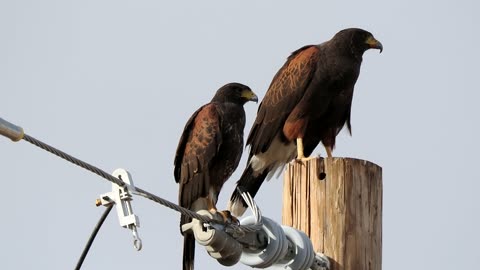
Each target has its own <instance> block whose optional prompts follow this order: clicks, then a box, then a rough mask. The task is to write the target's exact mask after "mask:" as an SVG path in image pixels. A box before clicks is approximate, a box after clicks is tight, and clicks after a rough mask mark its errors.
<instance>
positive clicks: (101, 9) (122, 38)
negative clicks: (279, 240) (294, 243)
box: [0, 0, 480, 270]
mask: <svg viewBox="0 0 480 270" xmlns="http://www.w3.org/2000/svg"><path fill="white" fill-rule="evenodd" d="M479 12H480V8H479V5H478V3H477V2H475V1H473V0H472V1H467V0H463V1H396V2H392V3H387V2H386V1H351V2H350V3H347V2H345V1H342V2H339V1H337V2H335V3H332V2H327V1H302V2H299V1H295V2H293V1H291V2H290V3H286V2H285V1H273V0H272V1H262V2H261V3H259V1H241V3H232V2H231V1H208V2H205V1H202V2H199V1H168V2H167V1H164V2H161V1H144V0H138V1H123V0H120V1H118V0H117V1H90V0H86V1H51V0H45V1H7V0H0V36H1V42H0V91H1V97H0V108H1V109H0V117H1V118H4V119H7V120H9V121H11V122H14V123H16V124H18V125H21V126H22V127H24V129H25V131H26V132H27V133H28V134H30V135H32V136H34V137H36V138H38V139H41V140H43V141H45V142H47V143H50V144H52V145H54V146H56V147H58V148H60V149H63V150H64V151H66V152H69V153H71V154H73V155H75V156H77V157H78V158H80V159H83V160H85V161H88V162H91V163H93V164H95V165H97V166H99V167H101V168H103V169H105V170H106V171H113V170H114V169H116V168H118V167H123V168H126V169H128V170H129V171H130V172H131V173H132V175H133V178H134V180H135V183H136V184H137V185H138V186H140V187H142V188H144V189H147V190H149V191H151V192H153V193H156V194H158V195H160V196H162V197H164V198H167V199H170V200H172V201H176V198H177V190H178V186H177V185H176V184H175V183H174V180H173V175H172V171H173V157H174V152H175V148H176V145H177V142H178V138H179V136H180V134H181V131H182V129H183V126H184V124H185V121H186V120H187V119H188V117H189V116H190V115H191V113H192V112H193V111H194V110H196V109H197V108H198V107H199V106H200V105H202V104H203V103H205V102H207V101H209V100H210V98H211V97H212V95H213V93H214V92H215V90H216V89H217V88H218V87H220V86H221V85H223V84H225V83H227V82H231V81H237V82H240V83H244V84H246V85H249V86H250V87H251V88H252V89H253V90H254V91H255V92H256V93H257V94H258V96H259V97H260V98H262V97H263V96H264V94H265V91H266V89H267V87H268V85H269V83H270V81H271V79H272V77H273V75H274V74H275V72H276V71H277V70H278V69H279V68H280V66H281V65H282V64H283V63H284V61H285V59H286V58H287V56H288V55H289V53H290V52H292V51H294V50H296V49H297V48H299V47H301V46H303V45H306V44H315V43H321V42H323V41H325V40H327V39H330V38H331V36H333V34H335V33H336V32H337V31H339V30H340V29H343V28H346V27H361V28H364V29H366V30H369V31H370V32H372V33H373V34H374V35H375V37H377V38H378V39H379V40H380V41H381V42H382V43H383V45H384V52H383V53H382V54H378V53H377V52H376V51H375V52H374V51H369V52H367V53H366V54H365V56H364V62H363V66H362V72H361V75H360V78H359V80H358V82H357V85H356V90H355V96H354V102H353V108H352V125H353V137H349V136H348V135H347V134H346V132H342V133H341V135H340V136H339V137H338V139H337V149H336V151H335V152H334V155H335V156H349V157H356V158H361V159H367V160H370V161H372V162H375V163H377V164H379V165H380V166H382V167H383V173H384V178H383V181H384V208H383V210H384V211H383V221H384V223H383V224H384V226H383V269H386V270H397V269H404V268H405V267H406V265H408V268H409V269H477V268H478V265H479V263H480V257H479V256H478V254H477V253H478V243H479V242H480V235H479V233H478V229H479V228H480V217H479V214H480V197H479V196H478V195H477V193H478V190H479V188H480V183H479V180H480V172H479V170H478V167H477V166H478V152H479V151H480V144H479V143H478V142H477V139H478V138H479V137H480V128H479V125H478V123H479V121H478V116H479V115H480V109H479V107H478V106H477V103H478V101H479V100H480V95H479V94H478V76H479V66H478V65H479V64H478V63H480V54H479V49H478V46H479V45H478V44H479V43H480V39H479V36H478V31H479V30H478V27H479V26H480V18H479V16H478V14H479ZM256 109H257V106H256V105H255V104H250V103H249V104H247V105H246V112H247V119H248V122H247V126H246V130H245V132H246V133H248V131H249V129H250V124H251V121H252V120H253V119H254V117H255V112H256ZM315 153H322V154H324V150H323V148H321V147H318V148H317V150H316V151H315ZM244 163H245V159H242V162H241V164H240V166H239V170H237V172H236V173H235V174H234V176H233V177H232V179H231V180H230V181H229V182H228V183H227V184H226V185H225V187H224V192H223V193H222V195H221V197H220V201H219V206H220V207H222V206H223V207H224V206H225V205H226V201H227V197H228V196H229V195H230V193H231V191H232V189H233V187H234V182H235V181H236V180H237V179H238V177H239V173H240V171H241V169H243V167H244V166H245V164H244ZM0 164H1V171H2V174H1V178H2V180H1V182H2V195H1V197H0V204H1V205H2V216H3V217H2V219H1V220H2V222H0V231H2V232H3V238H2V242H3V244H2V245H1V246H0V259H1V261H2V267H1V268H2V269H73V267H74V266H75V264H76V261H77V259H78V257H79V255H80V253H81V251H82V249H83V246H84V244H85V242H86V240H87V237H88V236H89V234H90V232H91V230H92V228H93V226H94V224H95V223H96V222H97V220H98V218H99V216H100V215H101V212H102V211H103V209H102V208H95V206H94V201H95V198H96V197H97V196H98V195H99V194H102V193H105V192H107V191H109V190H110V184H109V183H108V182H106V181H104V180H103V179H101V178H98V177H97V176H95V175H93V174H91V173H89V172H87V171H84V170H83V169H80V168H78V167H76V166H73V165H71V164H68V163H66V162H64V161H62V160H60V159H59V158H57V157H54V156H52V155H50V154H48V153H46V152H44V151H42V150H40V149H38V148H35V147H33V146H31V145H30V144H28V143H26V142H19V143H12V142H10V141H9V140H7V139H5V138H0ZM281 188H282V181H281V179H273V180H272V181H270V182H269V183H266V184H264V186H263V187H262V189H261V190H260V192H259V194H258V196H257V198H258V199H257V202H258V204H259V205H260V207H261V208H262V210H263V213H264V215H266V216H268V217H270V218H273V219H276V220H277V221H280V220H281V218H280V217H281ZM133 203H134V210H135V212H136V213H137V214H138V215H139V216H140V221H141V227H140V229H139V233H140V236H141V237H142V239H143V241H144V248H143V250H142V251H141V252H136V251H135V250H134V249H133V247H132V243H131V240H132V239H131V235H130V234H129V232H128V231H127V230H125V229H123V228H120V227H119V226H118V222H117V219H116V216H115V215H111V216H110V217H109V218H108V220H107V222H106V223H105V224H104V227H103V228H102V230H101V231H100V233H99V235H98V237H97V239H96V241H95V243H94V245H93V248H92V250H91V251H90V253H89V256H88V257H87V259H86V261H85V263H84V267H83V268H82V269H102V268H103V269H117V270H123V269H132V268H133V267H135V269H179V268H180V264H181V256H182V255H181V254H182V238H181V236H180V234H179V230H178V221H179V215H178V214H177V213H176V212H174V211H172V210H169V209H167V208H164V207H161V206H159V205H156V204H153V203H152V202H150V201H148V200H145V199H143V198H136V199H135V200H134V202H133ZM196 255H197V257H196V258H197V260H196V266H197V269H223V268H222V267H221V266H220V265H219V264H218V263H217V262H216V261H214V260H213V259H211V258H210V257H208V256H207V255H206V253H205V252H204V250H202V249H201V248H199V247H197V253H196ZM245 268H246V267H244V266H242V265H240V264H239V265H237V266H235V267H232V268H230V269H245Z"/></svg>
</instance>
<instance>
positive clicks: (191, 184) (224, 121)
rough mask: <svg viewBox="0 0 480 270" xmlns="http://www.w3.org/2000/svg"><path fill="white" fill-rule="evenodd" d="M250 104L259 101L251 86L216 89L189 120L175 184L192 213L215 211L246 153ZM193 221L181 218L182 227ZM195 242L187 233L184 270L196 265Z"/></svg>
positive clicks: (183, 136) (177, 162)
mask: <svg viewBox="0 0 480 270" xmlns="http://www.w3.org/2000/svg"><path fill="white" fill-rule="evenodd" d="M247 101H255V102H257V101H258V98H257V96H256V95H255V94H254V93H253V92H252V90H250V88H249V87H248V86H245V85H243V84H239V83H229V84H226V85H225V86H223V87H221V88H220V89H218V90H217V92H216V94H215V96H214V97H213V99H212V101H211V102H210V103H208V104H205V105H203V106H202V107H200V108H199V109H198V110H197V111H196V112H194V113H193V115H192V116H191V117H190V119H189V120H188V121H187V124H186V125H185V128H184V130H183V134H182V136H181V138H180V142H179V143H178V147H177V152H176V155H175V161H174V165H175V168H174V176H175V181H176V182H177V183H179V184H180V189H179V194H178V201H179V204H180V205H181V206H183V207H185V208H188V209H190V210H193V211H198V210H209V211H211V212H212V213H214V212H216V207H215V205H216V203H217V198H218V195H219V193H220V190H221V189H222V186H223V183H225V181H226V180H227V179H228V178H229V177H230V176H231V175H232V173H233V172H234V170H235V169H236V168H237V166H238V162H239V161H240V158H241V156H242V151H243V129H244V127H245V111H244V109H243V105H244V104H245V103H246V102H247ZM190 221H191V219H190V218H189V217H187V216H184V215H182V217H181V220H180V227H181V226H182V225H183V224H185V223H188V222H190ZM194 257H195V239H194V237H193V235H192V234H190V233H184V243H183V269H184V270H186V269H188V270H191V269H193V266H194Z"/></svg>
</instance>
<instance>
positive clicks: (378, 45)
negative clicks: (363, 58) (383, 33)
mask: <svg viewBox="0 0 480 270" xmlns="http://www.w3.org/2000/svg"><path fill="white" fill-rule="evenodd" d="M365 43H367V44H368V46H369V47H370V48H371V49H379V50H380V53H382V51H383V45H382V43H381V42H380V41H378V40H376V39H375V38H374V37H373V36H370V37H369V38H368V39H367V40H366V41H365Z"/></svg>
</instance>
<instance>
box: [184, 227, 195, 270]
mask: <svg viewBox="0 0 480 270" xmlns="http://www.w3.org/2000/svg"><path fill="white" fill-rule="evenodd" d="M194 261H195V238H194V236H193V234H191V233H186V234H185V235H184V236H183V267H182V269H183V270H193V266H194Z"/></svg>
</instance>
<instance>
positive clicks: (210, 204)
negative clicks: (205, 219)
mask: <svg viewBox="0 0 480 270" xmlns="http://www.w3.org/2000/svg"><path fill="white" fill-rule="evenodd" d="M207 207H208V211H209V212H210V213H212V214H215V213H217V207H216V206H215V204H214V203H213V201H212V200H211V199H210V198H209V197H207Z"/></svg>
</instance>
